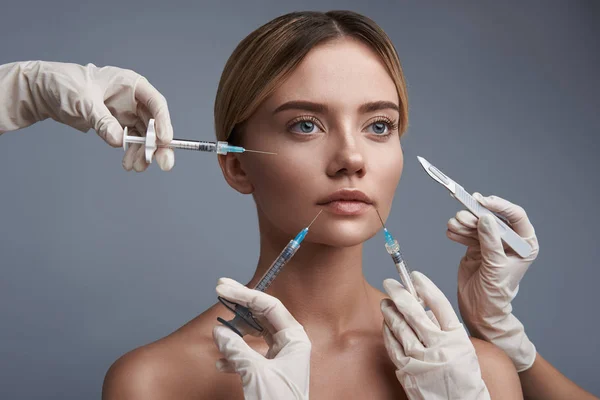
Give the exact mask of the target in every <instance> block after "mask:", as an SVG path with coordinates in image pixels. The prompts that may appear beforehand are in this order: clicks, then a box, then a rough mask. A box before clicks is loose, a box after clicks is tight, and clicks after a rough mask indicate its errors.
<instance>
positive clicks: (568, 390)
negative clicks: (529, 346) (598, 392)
mask: <svg viewBox="0 0 600 400" xmlns="http://www.w3.org/2000/svg"><path fill="white" fill-rule="evenodd" d="M519 378H520V379H521V387H522V388H523V396H524V397H525V399H528V400H530V399H531V400H535V399H544V400H564V399H579V400H591V399H598V398H597V397H596V396H594V395H593V394H591V393H589V392H587V391H585V390H583V389H582V388H580V387H579V386H577V385H576V384H575V383H574V382H572V381H571V380H570V379H569V378H567V377H566V376H564V375H563V374H561V373H560V372H559V371H558V370H557V369H556V368H554V367H553V366H552V365H551V364H550V363H549V362H548V361H546V360H544V359H543V358H542V356H540V354H539V353H538V354H537V356H536V358H535V362H534V363H533V365H532V366H531V368H529V369H528V370H526V371H523V372H521V373H520V374H519Z"/></svg>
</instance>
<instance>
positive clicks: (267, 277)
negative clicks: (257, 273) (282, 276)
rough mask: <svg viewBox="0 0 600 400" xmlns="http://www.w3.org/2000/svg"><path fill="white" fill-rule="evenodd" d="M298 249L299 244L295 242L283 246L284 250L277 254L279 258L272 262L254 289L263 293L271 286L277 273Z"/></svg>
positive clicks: (291, 241)
mask: <svg viewBox="0 0 600 400" xmlns="http://www.w3.org/2000/svg"><path fill="white" fill-rule="evenodd" d="M299 248H300V243H298V242H297V241H295V240H293V239H292V240H290V242H289V243H288V244H287V246H285V248H284V249H283V250H282V251H281V253H279V256H278V257H277V258H276V259H275V261H273V264H271V266H270V267H269V269H268V270H267V272H265V274H264V275H263V276H262V278H260V281H259V282H258V283H257V284H256V286H255V287H254V289H256V290H260V291H261V292H264V291H265V290H267V289H268V288H269V286H271V283H272V282H273V281H274V280H275V278H276V277H277V275H278V274H279V272H281V270H282V269H283V267H284V266H285V264H287V262H288V261H289V260H290V259H291V258H292V257H293V256H294V254H296V251H298V249H299Z"/></svg>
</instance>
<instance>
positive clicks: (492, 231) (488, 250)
mask: <svg viewBox="0 0 600 400" xmlns="http://www.w3.org/2000/svg"><path fill="white" fill-rule="evenodd" d="M477 235H478V236H479V244H480V246H481V258H482V260H483V265H484V266H493V265H498V263H500V262H501V261H502V260H503V259H504V258H505V257H506V254H505V253H504V247H503V246H502V239H501V238H500V231H499V230H498V223H497V222H496V219H495V218H494V217H493V216H491V215H482V216H481V217H480V218H479V221H478V222H477Z"/></svg>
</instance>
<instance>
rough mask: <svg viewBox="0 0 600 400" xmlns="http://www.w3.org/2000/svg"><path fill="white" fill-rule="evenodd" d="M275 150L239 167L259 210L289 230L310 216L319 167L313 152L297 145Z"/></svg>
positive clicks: (312, 210) (319, 171) (320, 173)
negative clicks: (289, 148) (249, 184)
mask: <svg viewBox="0 0 600 400" xmlns="http://www.w3.org/2000/svg"><path fill="white" fill-rule="evenodd" d="M278 150H279V151H278V154H277V155H275V156H265V157H262V158H260V159H258V156H257V157H256V158H254V159H252V160H250V159H246V160H244V161H246V162H243V163H242V168H244V171H245V172H246V174H247V175H248V177H249V179H250V182H252V185H253V186H254V192H253V197H254V200H255V202H256V205H257V206H258V208H259V209H260V210H261V212H263V213H264V215H265V216H266V217H267V218H268V219H269V220H270V221H271V222H273V223H274V224H275V225H277V226H279V227H280V228H282V229H284V230H285V231H288V230H290V232H288V233H293V231H295V230H297V229H298V227H299V226H300V225H301V224H303V223H306V221H307V220H308V221H310V219H311V218H312V216H314V215H313V214H314V211H315V209H316V208H315V207H316V206H315V204H314V203H315V201H316V198H315V193H317V192H318V190H317V189H318V188H317V187H316V185H317V183H316V182H318V178H319V176H320V175H322V173H323V172H322V170H323V168H322V166H321V165H320V164H319V163H318V162H319V161H318V158H317V157H315V155H314V154H311V153H310V152H309V153H308V154H305V153H306V151H304V150H303V149H302V148H300V147H298V148H296V149H291V150H287V149H283V151H282V149H281V148H280V149H278ZM267 157H269V158H267ZM299 224H300V225H299Z"/></svg>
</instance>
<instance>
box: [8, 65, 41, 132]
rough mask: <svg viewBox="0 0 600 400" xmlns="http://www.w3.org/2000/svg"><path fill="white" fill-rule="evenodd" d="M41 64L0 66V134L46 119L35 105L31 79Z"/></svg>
mask: <svg viewBox="0 0 600 400" xmlns="http://www.w3.org/2000/svg"><path fill="white" fill-rule="evenodd" d="M40 64H41V62H39V61H25V62H14V63H10V64H4V65H0V134H2V133H4V132H8V131H14V130H17V129H21V128H25V127H27V126H29V125H31V124H33V123H35V122H37V121H40V120H42V119H45V118H47V116H44V115H42V114H41V113H40V111H39V110H38V108H37V107H36V105H35V99H34V94H33V89H32V86H33V82H32V77H35V75H36V73H35V70H39V68H40Z"/></svg>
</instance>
